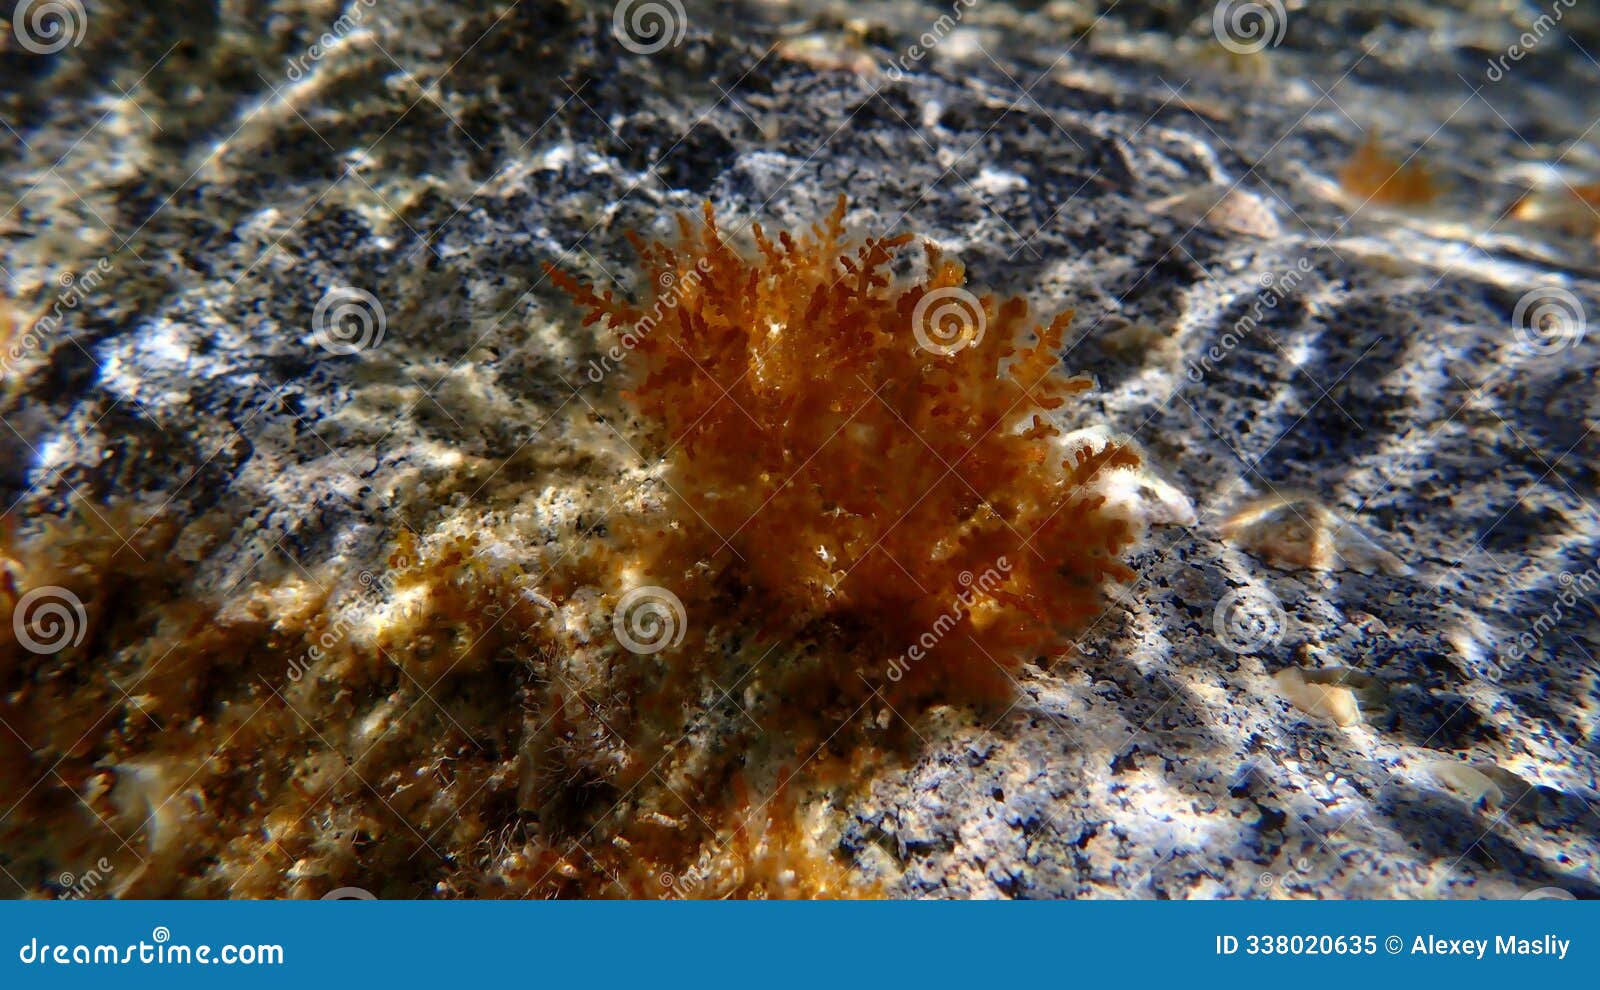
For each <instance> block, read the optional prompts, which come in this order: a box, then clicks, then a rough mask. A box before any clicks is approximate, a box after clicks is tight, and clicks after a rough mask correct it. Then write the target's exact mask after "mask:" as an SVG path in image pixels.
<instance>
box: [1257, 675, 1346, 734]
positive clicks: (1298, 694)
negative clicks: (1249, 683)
mask: <svg viewBox="0 0 1600 990" xmlns="http://www.w3.org/2000/svg"><path fill="white" fill-rule="evenodd" d="M1272 679H1273V680H1274V681H1276V682H1277V684H1278V689H1279V690H1281V691H1282V692H1283V693H1284V696H1285V697H1287V698H1288V699H1289V701H1290V702H1292V703H1293V704H1294V706H1295V707H1296V708H1298V709H1300V710H1301V711H1303V712H1305V713H1306V714H1307V715H1310V716H1312V717H1314V718H1321V719H1326V720H1328V721H1330V722H1332V723H1333V724H1335V725H1337V726H1340V727H1345V726H1351V725H1355V724H1356V723H1358V722H1360V721H1361V706H1360V705H1358V704H1357V703H1356V693H1355V691H1354V690H1352V689H1351V688H1348V687H1345V686H1344V685H1342V684H1313V683H1311V682H1310V681H1308V680H1306V676H1305V672H1304V671H1302V670H1301V669H1300V668H1299V667H1286V668H1284V669H1283V670H1280V671H1278V672H1277V673H1276V674H1274V675H1272Z"/></svg>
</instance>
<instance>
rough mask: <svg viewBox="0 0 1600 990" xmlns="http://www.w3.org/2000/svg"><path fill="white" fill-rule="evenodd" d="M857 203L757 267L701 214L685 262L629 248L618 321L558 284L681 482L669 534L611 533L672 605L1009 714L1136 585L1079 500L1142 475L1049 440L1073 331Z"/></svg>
mask: <svg viewBox="0 0 1600 990" xmlns="http://www.w3.org/2000/svg"><path fill="white" fill-rule="evenodd" d="M845 209H846V203H845V200H844V198H843V197H841V198H840V200H839V203H838V205H837V207H836V208H835V209H834V210H833V211H832V212H831V213H830V214H829V215H828V216H827V217H826V218H825V219H824V220H823V221H822V222H821V223H820V224H816V225H814V226H812V227H811V228H810V230H809V231H804V232H801V233H799V234H791V233H789V232H782V233H779V234H778V235H777V236H776V237H772V236H769V235H768V233H767V232H766V231H765V230H763V229H762V228H761V227H760V226H759V225H754V226H753V228H752V229H753V235H754V236H753V239H754V248H755V249H754V251H749V250H744V249H740V248H738V247H735V246H734V245H732V244H731V243H730V242H729V241H728V240H727V239H725V238H724V237H723V235H722V233H721V231H720V230H719V228H718V226H717V221H716V218H715V216H714V214H713V211H712V209H711V206H710V204H709V203H708V204H707V205H706V207H705V211H704V216H703V219H702V220H701V221H700V222H699V223H696V222H694V221H692V220H691V219H690V218H688V217H680V219H679V225H678V235H679V236H678V238H677V240H676V242H675V243H665V242H660V241H657V242H647V241H645V240H643V239H641V238H638V237H637V236H631V235H630V239H631V240H632V241H633V243H634V246H635V248H636V250H637V252H638V255H639V258H640V262H641V273H640V275H641V283H642V284H647V285H649V286H650V287H651V290H652V293H653V296H652V298H650V299H647V300H645V301H644V302H641V303H634V302H630V301H627V300H623V299H620V298H618V297H617V295H615V294H614V293H611V292H601V291H597V290H596V289H595V288H593V287H592V286H589V285H587V284H584V283H583V282H581V281H579V280H578V279H576V278H574V277H572V276H571V275H568V274H567V273H565V272H562V271H560V270H559V269H556V268H554V267H553V266H550V267H548V268H547V270H548V271H549V273H550V275H551V277H552V278H553V279H554V280H555V282H556V284H557V285H559V286H560V287H561V288H562V289H563V290H565V291H566V292H567V293H568V294H569V295H570V296H571V297H572V299H573V300H574V301H575V302H576V303H577V305H578V306H579V307H580V308H581V309H582V310H583V311H584V312H585V314H586V319H585V322H586V323H587V324H593V323H596V322H601V321H603V322H604V323H605V324H606V325H607V326H608V327H609V328H610V330H611V331H612V332H613V333H615V334H617V335H618V336H619V337H620V338H621V341H622V344H623V345H624V346H625V347H627V348H629V349H631V352H632V353H631V354H630V355H629V356H628V357H626V359H625V365H626V369H627V375H628V378H629V382H628V384H629V386H630V388H629V389H628V391H627V393H626V395H627V398H628V399H629V401H630V402H631V404H632V406H633V407H634V408H635V409H636V410H637V411H638V412H639V413H640V414H641V416H642V418H643V420H644V421H645V423H646V424H647V426H648V430H649V433H650V439H651V440H653V442H654V443H655V445H656V449H657V450H658V451H659V452H661V453H662V455H663V456H664V457H665V459H666V462H667V473H666V476H665V480H666V482H667V485H668V486H669V487H670V489H671V491H672V493H673V494H674V499H673V504H672V506H671V510H670V512H671V518H669V519H665V520H661V519H657V520H643V521H640V522H639V523H638V524H637V525H634V526H633V527H631V528H629V527H622V528H619V529H618V530H617V532H616V535H617V537H618V538H619V540H623V541H626V542H628V543H629V544H631V545H630V547H629V550H631V551H632V552H634V553H636V554H637V555H638V561H637V569H638V570H641V571H643V572H645V573H647V574H649V575H650V576H651V579H652V580H656V581H659V582H660V583H662V584H667V585H669V586H671V587H674V588H678V589H680V590H681V589H684V588H692V587H706V586H717V585H721V586H728V585H730V584H731V585H738V586H740V587H743V588H748V595H747V598H746V602H745V605H746V607H747V609H748V614H750V615H752V616H760V617H762V618H761V624H762V625H763V626H764V628H765V629H766V631H767V632H768V633H781V632H785V631H787V632H798V631H800V630H802V629H804V628H807V627H810V626H814V625H815V623H817V622H818V620H825V621H827V622H830V623H833V624H835V625H837V626H840V627H843V628H847V629H848V630H849V632H850V637H849V638H850V640H851V641H852V642H853V643H859V644H862V645H863V646H864V648H865V649H866V651H867V655H866V656H862V657H860V658H859V659H863V660H867V661H869V662H871V661H877V662H880V663H881V662H884V661H888V660H889V659H890V658H892V657H894V656H895V655H897V654H899V655H901V657H900V659H899V660H898V661H894V663H895V664H896V666H895V667H894V668H893V669H894V672H895V675H896V676H894V677H892V680H894V681H895V682H897V683H898V682H899V681H901V680H902V677H903V678H904V680H905V681H906V682H907V685H909V686H914V687H916V688H917V689H919V690H927V691H932V692H938V693H951V694H956V695H960V694H962V693H972V692H976V693H978V694H989V693H991V692H994V691H996V690H999V691H1000V692H1002V693H1004V692H1006V691H1008V690H1009V676H1008V674H1007V673H1006V671H1008V670H1010V669H1011V668H1014V667H1015V666H1016V665H1017V664H1018V663H1020V662H1021V661H1022V660H1024V659H1027V658H1029V657H1034V656H1038V655H1041V654H1046V653H1050V652H1054V651H1056V650H1058V649H1059V648H1061V647H1062V646H1064V645H1065V644H1066V642H1067V637H1068V636H1070V634H1071V633H1072V631H1074V630H1076V629H1078V628H1081V626H1082V625H1083V624H1084V623H1085V621H1086V620H1088V619H1089V618H1091V617H1092V616H1094V615H1096V614H1097V613H1098V612H1099V611H1100V610H1101V608H1102V607H1103V593H1102V589H1103V586H1104V585H1105V583H1106V582H1107V581H1108V580H1126V579H1128V578H1130V577H1131V573H1130V572H1129V571H1128V569H1127V568H1126V566H1125V565H1124V564H1123V563H1122V562H1121V560H1120V559H1119V556H1118V555H1119V553H1120V552H1121V551H1122V550H1123V549H1124V548H1125V547H1127V546H1128V545H1129V544H1130V543H1131V542H1132V539H1133V532H1132V527H1131V525H1130V524H1129V522H1128V521H1127V520H1125V519H1123V518H1118V517H1116V516H1115V515H1114V514H1111V513H1108V512H1106V511H1104V499H1103V497H1101V496H1099V495H1097V494H1094V493H1093V490H1092V487H1091V485H1090V482H1091V481H1092V479H1094V478H1095V476H1096V475H1097V473H1098V472H1101V471H1103V470H1106V469H1109V468H1118V467H1132V466H1135V465H1137V463H1138V458H1137V456H1136V455H1135V454H1134V453H1133V452H1132V451H1131V450H1129V449H1127V448H1125V447H1122V446H1119V445H1116V444H1110V445H1107V446H1105V447H1104V448H1103V449H1101V450H1099V451H1094V452H1090V451H1088V450H1082V451H1077V452H1074V453H1073V455H1072V456H1071V457H1070V458H1069V459H1065V460H1063V459H1062V454H1061V451H1062V450H1063V449H1064V448H1063V447H1062V445H1061V442H1060V440H1059V439H1058V438H1059V437H1060V435H1061V431H1060V430H1059V429H1058V428H1057V426H1056V425H1055V423H1054V422H1053V418H1054V415H1055V414H1056V413H1057V411H1058V410H1061V409H1062V408H1063V407H1064V406H1066V404H1067V403H1068V401H1069V400H1071V399H1072V398H1073V397H1074V396H1076V395H1077V394H1079V393H1081V392H1083V391H1085V390H1087V389H1089V388H1090V387H1091V382H1090V381H1089V380H1088V379H1086V378H1082V377H1074V376H1071V375H1068V374H1067V373H1065V372H1064V371H1063V370H1062V369H1061V367H1060V359H1059V355H1058V352H1059V350H1060V348H1061V345H1062V342H1063V337H1064V334H1065V331H1066V329H1067V326H1068V324H1069V322H1070V320H1071V317H1072V314H1071V313H1070V312H1067V313H1062V314H1060V315H1057V316H1055V317H1054V318H1053V319H1050V320H1048V321H1045V322H1035V321H1033V320H1031V319H1030V317H1029V313H1028V306H1027V303H1026V302H1025V301H1023V300H1021V299H1017V298H1009V299H1000V298H997V297H996V296H994V295H982V296H977V295H974V294H972V293H970V292H968V291H967V290H966V289H964V288H963V285H964V282H965V275H964V271H963V268H962V266H961V265H960V263H959V262H957V261H955V260H953V259H950V258H948V257H946V256H945V255H944V254H943V253H942V252H941V251H940V250H939V248H937V247H936V246H934V245H932V244H925V245H924V258H923V262H924V264H923V265H922V266H920V270H921V272H922V274H921V275H920V277H916V278H913V279H911V280H909V281H908V280H905V279H896V278H895V277H893V276H892V274H891V266H892V265H893V264H894V262H895V261H896V260H897V257H898V256H899V254H900V253H901V249H902V248H904V247H905V246H906V245H908V244H910V243H911V241H912V237H911V235H908V234H902V235H898V236H894V237H866V238H861V239H855V238H852V237H850V236H849V235H847V233H846V231H845V224H844V217H845Z"/></svg>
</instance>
